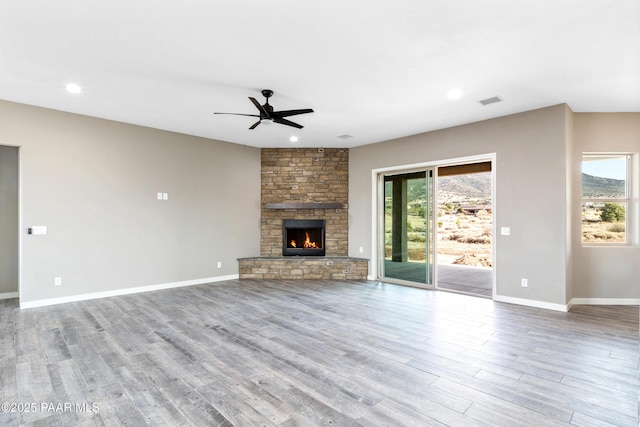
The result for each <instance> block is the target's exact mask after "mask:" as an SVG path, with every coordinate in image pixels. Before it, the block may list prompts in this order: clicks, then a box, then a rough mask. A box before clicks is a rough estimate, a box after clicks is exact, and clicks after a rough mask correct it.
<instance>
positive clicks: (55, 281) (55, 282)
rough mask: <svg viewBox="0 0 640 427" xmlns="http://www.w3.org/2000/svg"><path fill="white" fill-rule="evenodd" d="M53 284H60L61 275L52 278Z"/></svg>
mask: <svg viewBox="0 0 640 427" xmlns="http://www.w3.org/2000/svg"><path fill="white" fill-rule="evenodd" d="M53 286H62V277H55V278H54V279H53Z"/></svg>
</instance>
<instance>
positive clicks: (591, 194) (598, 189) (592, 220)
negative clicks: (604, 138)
mask: <svg viewBox="0 0 640 427" xmlns="http://www.w3.org/2000/svg"><path fill="white" fill-rule="evenodd" d="M630 159H631V156H630V155H628V154H583V156H582V243H583V244H601V243H608V244H625V243H627V242H628V233H629V216H630V215H628V213H629V207H630V206H631V203H630V193H631V191H630V188H629V177H630V171H629V169H630Z"/></svg>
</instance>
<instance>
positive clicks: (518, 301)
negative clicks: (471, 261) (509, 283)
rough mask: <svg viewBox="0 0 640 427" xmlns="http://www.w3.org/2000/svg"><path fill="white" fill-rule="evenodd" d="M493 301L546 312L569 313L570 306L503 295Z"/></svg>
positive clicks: (495, 296) (496, 296)
mask: <svg viewBox="0 0 640 427" xmlns="http://www.w3.org/2000/svg"><path fill="white" fill-rule="evenodd" d="M493 300H494V301H497V302H506V303H508V304H518V305H525V306H527V307H536V308H544V309H545V310H554V311H563V312H565V313H566V312H567V311H569V307H570V306H569V305H566V304H555V303H552V302H545V301H537V300H532V299H524V298H514V297H506V296H502V295H494V296H493Z"/></svg>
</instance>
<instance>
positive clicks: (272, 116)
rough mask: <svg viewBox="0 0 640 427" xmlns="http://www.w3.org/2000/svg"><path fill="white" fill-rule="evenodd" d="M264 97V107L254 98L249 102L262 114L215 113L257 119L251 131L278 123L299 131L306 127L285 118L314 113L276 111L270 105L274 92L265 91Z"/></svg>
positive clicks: (305, 109) (307, 110) (301, 110)
mask: <svg viewBox="0 0 640 427" xmlns="http://www.w3.org/2000/svg"><path fill="white" fill-rule="evenodd" d="M262 96H264V97H265V98H266V102H265V103H264V105H260V103H259V102H258V101H257V100H256V99H255V98H253V97H251V96H250V97H249V100H250V101H251V102H252V103H253V105H255V107H256V108H257V109H258V112H259V113H260V114H242V113H214V114H231V115H234V116H248V117H257V118H258V121H257V122H255V123H254V124H253V125H251V127H249V130H252V129H255V128H256V127H258V125H260V124H264V125H272V124H273V123H278V124H281V125H286V126H291V127H294V128H297V129H302V128H303V127H304V126H302V125H300V124H298V123H295V122H292V121H291V120H287V119H285V117H289V116H297V115H299V114H307V113H313V110H312V109H311V108H302V109H298V110H283V111H274V110H273V106H271V105H270V104H269V98H271V97H272V96H273V91H272V90H270V89H264V90H263V91H262Z"/></svg>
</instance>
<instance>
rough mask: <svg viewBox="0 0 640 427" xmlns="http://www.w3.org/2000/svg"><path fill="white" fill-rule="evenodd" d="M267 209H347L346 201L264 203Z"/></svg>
mask: <svg viewBox="0 0 640 427" xmlns="http://www.w3.org/2000/svg"><path fill="white" fill-rule="evenodd" d="M265 208H267V209H347V208H348V205H347V204H346V203H314V202H310V203H266V204H265Z"/></svg>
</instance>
